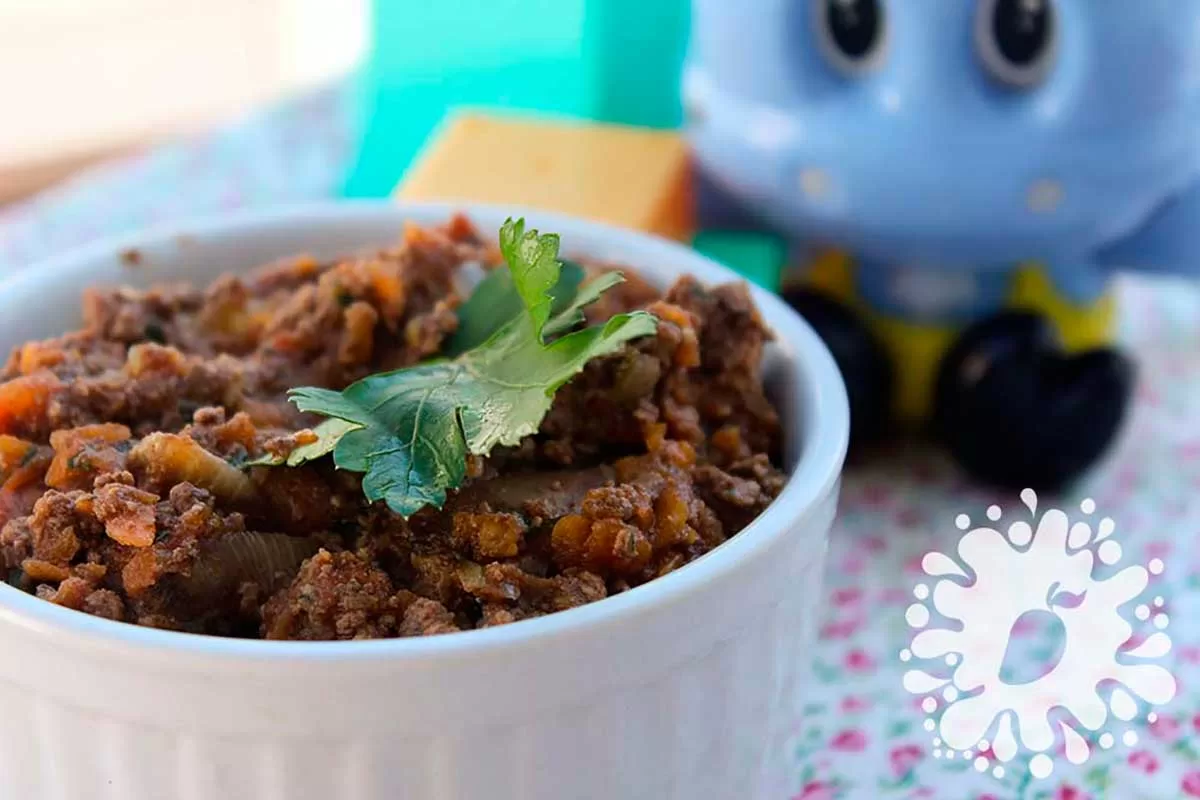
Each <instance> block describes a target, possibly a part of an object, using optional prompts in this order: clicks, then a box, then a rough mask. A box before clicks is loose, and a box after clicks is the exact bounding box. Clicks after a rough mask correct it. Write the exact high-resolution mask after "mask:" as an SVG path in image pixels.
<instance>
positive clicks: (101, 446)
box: [46, 422, 133, 489]
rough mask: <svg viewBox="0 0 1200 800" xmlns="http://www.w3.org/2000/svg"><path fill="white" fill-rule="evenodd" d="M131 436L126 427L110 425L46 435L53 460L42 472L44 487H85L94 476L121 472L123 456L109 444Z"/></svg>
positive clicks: (126, 439) (109, 423) (87, 426)
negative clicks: (44, 474) (52, 449)
mask: <svg viewBox="0 0 1200 800" xmlns="http://www.w3.org/2000/svg"><path fill="white" fill-rule="evenodd" d="M132 435H133V434H132V433H131V432H130V430H129V428H127V427H125V426H124V425H117V424H115V423H111V422H106V423H102V424H99V425H84V426H82V427H79V428H72V429H70V430H59V431H55V432H54V433H52V434H50V446H51V447H53V448H54V461H52V462H51V464H50V469H49V471H48V472H47V473H46V485H47V486H52V487H54V488H56V489H73V488H81V489H82V488H87V487H89V486H90V485H91V482H92V481H93V480H94V479H95V477H96V475H98V474H101V473H104V472H115V471H116V470H119V469H121V468H122V467H123V466H124V461H125V456H124V454H123V453H122V452H120V451H118V450H117V449H115V448H114V447H113V445H115V444H119V443H121V442H126V441H129V438H130V437H131V436H132Z"/></svg>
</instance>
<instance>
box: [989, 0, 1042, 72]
mask: <svg viewBox="0 0 1200 800" xmlns="http://www.w3.org/2000/svg"><path fill="white" fill-rule="evenodd" d="M1053 24H1054V19H1053V12H1052V10H1051V7H1050V0H997V3H996V9H995V11H994V12H993V16H992V33H993V34H994V35H995V37H996V46H997V47H999V48H1000V53H1001V55H1003V56H1004V57H1005V58H1006V59H1008V61H1009V62H1010V63H1012V64H1015V65H1016V66H1018V67H1026V66H1029V65H1031V64H1034V63H1035V62H1037V60H1038V59H1039V58H1040V57H1041V56H1042V54H1043V53H1044V52H1045V51H1046V46H1047V45H1048V44H1049V43H1050V34H1051V26H1052V25H1053Z"/></svg>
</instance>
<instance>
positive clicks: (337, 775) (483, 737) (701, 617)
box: [0, 204, 848, 800]
mask: <svg viewBox="0 0 1200 800" xmlns="http://www.w3.org/2000/svg"><path fill="white" fill-rule="evenodd" d="M452 210H453V209H452V207H450V206H443V205H432V204H422V205H407V206H383V205H377V204H370V205H362V204H343V205H335V206H323V207H317V208H303V209H296V210H281V211H278V212H274V213H270V214H265V215H256V216H251V217H239V218H231V219H225V220H218V221H212V222H207V223H199V224H195V225H184V226H180V227H178V228H176V229H172V230H165V231H164V230H160V231H156V232H152V233H148V234H146V235H143V236H139V237H136V238H134V239H130V240H127V241H122V242H115V243H107V244H103V245H99V246H94V247H90V248H88V249H86V250H82V251H78V252H75V253H73V254H71V255H68V256H65V257H62V258H58V259H55V260H53V261H50V262H47V263H43V264H41V265H36V266H31V267H30V268H28V269H26V270H24V271H23V272H21V273H20V274H18V275H17V276H16V277H13V278H10V279H8V280H7V281H5V282H3V283H0V348H3V349H7V348H9V347H11V346H13V345H16V344H18V343H20V342H23V341H25V340H27V339H32V338H41V337H48V336H55V335H58V334H59V333H61V332H63V331H65V330H67V329H70V328H72V327H74V326H76V325H78V322H79V317H78V314H79V297H80V293H81V290H82V289H83V287H85V286H88V285H95V284H108V285H112V284H116V283H123V284H133V285H139V286H146V285H148V284H150V283H153V282H161V281H165V280H178V279H189V280H192V281H194V282H197V283H201V284H203V283H207V282H208V281H210V280H211V279H213V278H215V277H216V276H217V275H219V274H220V273H222V272H225V271H229V270H241V269H245V268H249V267H253V266H255V265H258V264H261V263H263V262H266V261H269V260H271V259H274V258H277V257H280V256H285V255H290V254H293V253H297V252H309V253H312V254H314V255H316V256H318V257H332V256H336V255H339V254H344V253H347V252H349V251H354V250H357V249H359V248H361V247H362V246H364V245H382V244H388V243H392V242H394V241H395V240H396V238H397V236H398V234H399V231H400V229H401V225H402V223H403V222H404V221H405V220H414V221H416V222H419V223H436V222H440V221H442V220H444V219H446V218H447V216H448V215H449V213H450V212H451V211H452ZM465 210H466V211H467V212H468V213H469V214H470V216H471V217H472V219H474V220H475V221H476V222H477V223H478V224H479V225H480V226H481V228H482V229H483V230H484V231H495V230H497V229H498V228H499V226H500V224H501V222H502V221H503V219H504V217H505V216H507V215H508V214H510V213H514V211H513V209H497V208H487V207H480V208H471V207H467V208H465ZM525 215H526V216H527V217H528V219H529V222H530V224H532V225H534V226H536V227H538V228H540V229H542V230H545V231H557V232H560V233H561V234H562V239H563V246H564V251H565V252H566V253H568V254H572V253H573V254H579V255H586V256H591V257H595V258H602V259H606V260H612V261H616V262H621V263H626V264H630V265H633V266H636V267H637V268H638V269H639V270H641V271H642V272H643V273H644V274H645V275H646V276H647V277H648V278H649V279H651V280H653V281H656V282H660V283H663V284H665V283H667V282H669V281H670V280H671V279H672V278H673V277H674V276H676V275H680V274H682V273H692V274H694V275H696V276H698V277H699V278H700V279H702V280H704V281H706V282H710V283H715V282H723V281H728V280H731V279H734V278H735V276H734V275H733V274H732V273H731V272H729V271H727V270H725V269H724V268H722V267H719V266H717V265H715V264H713V263H712V262H710V261H708V260H706V259H704V258H702V257H700V256H699V255H697V254H695V253H694V252H692V251H690V250H687V249H686V248H683V247H680V246H677V245H674V244H671V243H668V242H665V241H661V240H656V239H653V238H650V237H647V236H643V235H640V234H636V233H632V232H629V231H624V230H619V229H616V228H610V227H605V226H602V225H598V224H595V223H590V222H585V221H581V220H578V219H572V218H567V217H562V216H558V215H555V214H550V213H543V212H537V211H532V212H527V213H526V214H525ZM130 247H136V248H137V249H138V251H139V252H140V254H141V262H140V265H139V266H137V267H136V268H133V267H130V266H128V265H127V264H125V263H124V262H123V260H122V258H121V253H122V251H124V250H126V249H127V248H130ZM755 300H756V302H757V303H758V305H759V308H760V309H761V310H762V314H763V316H764V318H765V319H766V321H767V323H768V324H769V325H770V327H771V328H772V329H774V331H775V333H776V335H777V336H778V343H777V344H776V345H773V346H772V348H771V351H770V353H769V364H768V374H769V378H770V381H771V385H772V389H773V391H774V393H775V398H776V401H777V403H778V404H779V406H780V409H781V412H782V414H783V416H784V420H785V425H786V430H787V441H786V443H785V445H786V446H785V450H786V452H787V454H788V458H789V461H790V465H791V479H790V480H789V482H788V484H787V486H786V488H785V489H784V491H783V493H782V495H781V496H780V497H779V499H778V500H776V501H775V503H774V504H773V505H772V506H771V507H770V508H769V509H768V510H767V511H766V512H765V513H764V514H763V515H762V516H761V517H759V518H758V519H757V520H756V521H755V522H753V523H752V524H751V525H750V526H749V527H747V528H746V529H745V530H744V531H742V532H741V533H739V534H738V535H737V536H735V537H733V538H732V539H731V540H730V541H729V542H728V543H726V544H724V545H722V546H721V547H720V548H718V549H716V550H715V551H714V552H712V553H710V554H708V555H706V556H704V557H703V558H701V559H699V560H698V561H696V562H695V563H693V564H690V565H688V566H687V567H685V568H683V569H680V570H678V571H677V572H674V573H672V574H670V575H668V576H666V577H663V578H660V579H658V580H656V581H653V582H651V583H649V584H647V585H645V586H642V587H639V588H637V589H634V590H633V591H630V592H626V593H624V594H621V595H619V596H617V597H613V598H610V599H607V600H603V601H601V602H598V603H594V604H591V605H587V606H584V607H581V608H575V609H571V610H569V611H565V612H561V613H558V614H553V615H550V616H547V617H542V618H538V619H533V620H528V621H524V622H519V623H516V624H513V625H506V626H502V627H498V628H491V629H487V630H481V631H470V632H466V633H459V634H451V635H447V636H436V637H429V638H417V639H393V640H384V641H368V642H315V643H305V642H262V641H242V640H235V639H218V638H210V637H203V636H192V635H187V634H178V633H171V632H165V631H158V630H151V629H146V628H139V627H136V626H133V625H125V624H121V623H114V622H110V621H107V620H104V619H99V618H97V617H91V616H87V615H85V614H81V613H77V612H74V611H70V610H67V609H64V608H60V607H58V606H55V605H52V604H50V603H47V602H44V601H41V600H38V599H36V598H34V597H32V596H29V595H26V594H23V593H21V592H19V591H17V590H15V589H13V588H11V587H9V586H7V585H3V584H0V798H11V799H12V800H26V799H27V798H39V799H40V800H93V799H94V798H95V799H97V800H98V799H99V798H111V799H112V800H167V799H168V798H180V799H181V800H198V799H200V798H205V799H208V798H217V799H219V800H240V799H241V798H246V799H247V800H251V799H252V800H285V799H286V800H335V799H336V800H385V799H386V800H399V799H400V798H404V799H405V800H476V799H477V798H485V797H486V798H488V799H489V800H551V798H553V800H563V799H566V798H569V799H570V800H591V799H592V798H595V800H601V799H603V800H614V799H617V798H646V800H675V799H678V800H701V799H702V798H713V799H714V800H743V799H744V798H782V797H783V796H784V795H783V794H782V792H783V791H784V788H783V783H782V780H783V775H782V771H781V770H782V768H783V767H784V766H785V761H784V759H785V754H784V752H783V745H784V743H785V741H786V740H787V737H788V735H789V733H791V732H792V731H793V730H794V728H793V726H794V725H795V723H796V721H797V717H798V714H799V710H798V704H797V695H798V692H799V690H800V689H801V688H802V684H803V682H804V679H803V677H802V676H803V675H804V673H805V666H806V663H807V661H808V657H807V656H808V652H807V647H808V644H809V642H810V641H811V638H812V632H813V628H814V620H815V619H816V617H817V616H818V613H819V608H818V603H819V601H818V586H819V584H820V579H821V569H822V564H823V560H824V559H823V556H824V552H825V544H826V536H827V533H828V530H829V526H830V523H831V521H832V519H833V515H834V509H835V505H836V501H837V492H838V478H839V473H840V471H841V467H842V459H843V456H844V452H845V448H846V439H847V431H848V417H847V409H846V400H845V395H844V390H843V387H842V383H841V380H840V378H839V376H838V372H837V369H836V367H835V365H834V363H833V360H832V359H831V357H830V355H829V353H828V351H826V349H825V348H824V346H823V345H822V344H821V342H820V340H819V339H818V338H817V336H816V335H815V334H814V333H813V332H812V330H811V329H810V328H809V327H808V326H807V325H806V324H805V323H804V322H802V321H801V320H800V319H799V318H798V317H797V316H796V315H795V314H794V313H792V312H791V311H790V310H789V309H788V308H787V307H786V306H785V305H784V304H783V303H782V302H780V300H778V299H777V298H776V297H774V296H772V295H770V294H769V293H767V292H762V291H756V292H755Z"/></svg>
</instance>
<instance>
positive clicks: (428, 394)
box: [288, 220, 657, 517]
mask: <svg viewBox="0 0 1200 800" xmlns="http://www.w3.org/2000/svg"><path fill="white" fill-rule="evenodd" d="M500 242H501V252H502V253H503V254H504V257H505V262H506V264H507V267H508V272H509V273H510V276H511V281H512V285H513V287H514V289H515V290H516V293H517V295H518V297H519V298H520V300H521V312H520V313H518V314H517V315H516V316H513V317H511V318H510V319H509V320H508V321H506V322H504V323H503V324H502V325H500V326H499V328H498V329H497V330H496V331H495V332H494V333H492V334H491V335H490V336H489V337H487V339H486V340H485V341H484V342H483V343H482V344H479V345H478V346H476V347H474V348H473V349H471V350H468V351H466V352H464V353H462V354H461V355H459V356H458V357H457V358H454V359H452V360H441V361H433V362H426V363H422V364H417V365H416V366H413V367H408V368H405V369H401V370H396V371H394V372H388V373H383V374H379V375H371V376H369V377H367V378H364V379H363V380H361V381H358V382H357V383H355V384H353V385H351V386H350V387H348V388H347V389H346V390H345V391H342V392H336V391H332V390H329V389H320V388H314V387H307V388H300V389H294V390H293V391H292V392H291V398H292V400H293V402H295V403H296V405H297V406H298V407H299V408H300V409H301V410H303V411H308V412H313V413H317V414H322V415H324V416H326V417H329V418H330V419H331V420H340V421H341V425H340V426H336V427H329V428H326V430H325V432H324V433H325V434H327V435H324V436H322V438H321V440H319V441H318V442H317V443H315V444H313V445H308V446H307V447H309V448H311V450H310V452H309V453H308V454H306V455H305V456H304V457H303V460H308V458H309V457H319V456H320V455H324V454H325V453H328V452H330V451H331V450H332V453H333V458H334V463H336V464H337V466H338V467H340V468H342V469H348V470H352V471H355V472H361V473H364V474H363V492H364V493H365V494H366V496H367V499H369V500H370V501H372V502H375V501H377V500H383V501H385V502H386V503H387V504H388V506H389V507H390V508H391V509H392V510H393V511H395V512H396V513H398V514H401V515H403V516H406V517H407V516H411V515H412V514H414V513H416V512H417V511H419V510H420V509H422V508H424V507H425V506H428V505H432V506H435V507H439V508H440V507H441V506H442V505H443V504H444V503H445V501H446V492H447V490H448V489H452V488H456V487H458V486H461V485H462V483H463V481H464V480H465V479H466V465H467V458H468V456H469V455H471V454H474V455H487V454H488V453H490V452H491V450H492V448H494V447H496V446H497V445H516V444H518V443H519V442H520V440H521V439H522V438H524V437H525V436H528V435H530V434H533V433H536V432H537V429H538V427H539V426H540V425H541V422H542V419H543V418H544V417H545V415H546V412H547V411H549V410H550V406H551V404H552V403H553V400H554V393H555V392H556V391H557V390H558V389H559V388H560V387H561V386H562V385H563V384H565V383H566V382H567V381H569V380H570V379H571V378H572V377H574V376H575V375H576V374H577V373H578V372H579V371H580V370H582V369H583V368H584V366H585V365H586V364H587V363H588V362H589V361H590V360H592V359H593V358H597V357H599V356H603V355H606V354H609V353H612V352H615V351H616V350H618V349H620V348H621V346H622V345H624V343H625V342H627V341H629V340H631V339H635V338H638V337H641V336H647V335H650V334H652V333H654V331H655V328H656V325H657V323H656V320H655V318H654V317H653V316H652V315H650V314H648V313H646V312H644V311H635V312H632V313H629V314H618V315H616V316H614V317H612V318H611V319H609V320H608V321H607V322H606V323H604V324H603V325H596V326H592V327H589V328H585V329H582V330H574V331H573V332H570V333H565V332H567V331H572V330H573V329H574V328H575V327H577V326H578V324H579V322H580V321H581V320H582V318H583V308H584V306H586V305H587V304H588V303H591V302H594V301H595V300H596V299H597V298H599V297H600V295H601V294H602V293H603V292H604V291H605V290H607V289H609V288H611V287H612V286H614V285H616V284H617V283H619V282H620V281H621V276H620V275H619V274H617V273H611V274H610V275H605V276H602V277H601V278H598V279H597V280H594V281H592V282H591V283H589V284H588V285H586V286H584V287H583V288H582V289H579V290H578V291H575V292H571V293H570V295H569V296H570V300H569V302H565V301H564V305H565V307H564V308H563V309H562V310H561V311H557V310H556V309H555V308H554V303H553V300H552V298H554V297H557V296H558V295H557V294H556V293H555V292H554V291H553V290H554V289H555V287H556V286H558V284H559V282H560V280H561V279H562V273H563V270H562V268H561V266H560V265H559V262H558V260H557V254H558V237H557V236H553V235H545V236H541V235H538V233H537V232H536V231H529V232H528V233H526V232H525V229H524V222H523V221H518V222H516V223H514V222H512V221H511V220H510V221H509V222H507V223H505V225H504V228H502V229H501V232H500ZM564 296H567V295H565V294H564ZM559 333H565V335H562V336H560V337H559V338H557V339H555V340H554V341H552V342H550V343H549V344H546V343H545V341H546V338H547V337H549V336H553V335H556V334H559ZM327 424H328V422H327V423H323V424H322V426H319V427H323V426H325V425H327ZM335 439H336V441H334V440H335ZM330 442H332V446H330ZM293 456H295V453H293ZM291 462H292V459H291V458H289V460H288V463H289V464H290V463H291Z"/></svg>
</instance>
